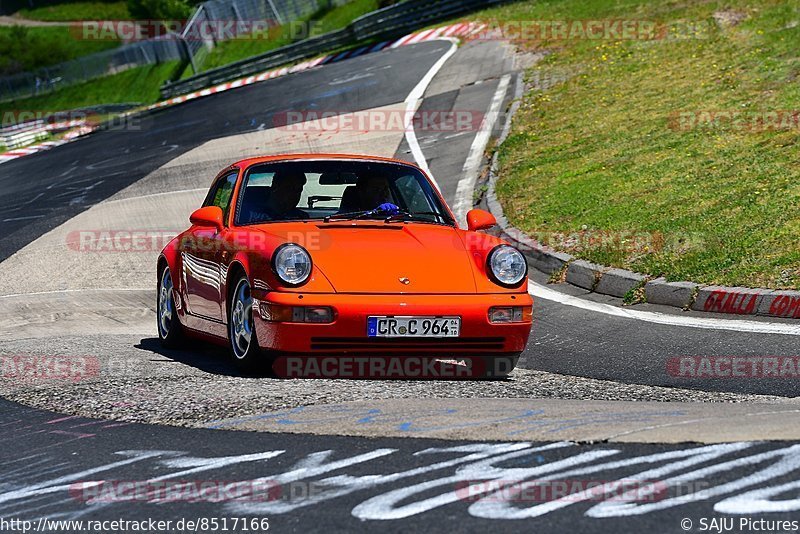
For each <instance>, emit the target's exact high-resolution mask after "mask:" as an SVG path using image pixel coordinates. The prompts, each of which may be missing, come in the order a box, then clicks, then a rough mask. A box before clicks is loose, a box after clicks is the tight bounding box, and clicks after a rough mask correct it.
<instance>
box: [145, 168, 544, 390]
mask: <svg viewBox="0 0 800 534" xmlns="http://www.w3.org/2000/svg"><path fill="white" fill-rule="evenodd" d="M190 221H191V227H190V228H189V229H188V230H186V231H185V232H183V233H182V234H180V235H178V236H177V237H176V238H175V239H173V240H172V241H171V242H170V243H169V244H168V245H167V246H166V247H165V248H164V250H163V251H162V252H161V255H160V256H159V259H158V271H157V272H158V296H157V320H158V333H159V337H160V339H161V342H162V343H163V345H164V346H165V347H176V346H177V345H178V344H179V343H180V342H181V341H182V340H184V339H185V337H186V336H191V337H200V338H203V339H206V340H209V341H213V342H217V343H221V344H222V343H225V344H227V345H228V346H229V348H230V353H231V357H232V359H233V361H234V362H235V363H236V364H237V365H238V366H240V367H242V368H244V369H252V368H257V367H261V366H262V365H264V364H268V363H269V362H272V361H274V360H275V358H277V357H279V356H282V355H291V356H292V357H296V358H309V357H312V356H320V355H325V356H329V357H339V358H343V357H348V356H353V355H364V356H368V357H381V358H386V357H392V358H394V357H397V358H404V357H409V356H414V357H421V356H424V357H430V358H441V359H448V360H452V359H454V358H456V359H457V358H467V359H472V360H479V361H482V362H484V376H502V375H505V374H507V373H508V372H510V371H511V370H512V369H513V367H514V366H515V365H516V362H517V360H518V358H519V355H520V353H521V352H522V351H523V349H524V348H525V344H526V342H527V340H528V336H529V334H530V330H531V316H532V305H533V301H532V299H531V297H530V295H529V294H528V292H527V274H528V270H527V263H526V261H525V258H524V256H523V255H522V254H521V253H520V252H519V251H518V250H517V249H515V248H513V247H512V246H510V245H508V244H507V243H505V242H504V241H503V240H501V239H499V238H496V237H494V236H491V235H488V234H486V233H483V232H480V231H481V230H486V229H488V228H490V227H492V226H493V225H494V224H495V219H494V217H493V216H492V215H491V214H489V213H487V212H485V211H482V210H477V209H476V210H472V211H470V212H469V214H468V215H467V221H468V226H469V229H468V230H464V229H461V228H459V227H458V225H457V224H456V221H455V218H454V217H453V214H452V212H451V211H450V209H449V208H448V207H447V205H446V204H445V202H444V200H443V198H442V196H441V195H440V193H439V191H438V189H437V188H436V187H435V185H433V183H432V182H431V180H430V179H429V178H428V177H427V176H426V175H425V173H424V172H423V171H422V170H421V169H419V168H418V167H416V166H415V165H412V164H409V163H406V162H403V161H399V160H393V159H387V158H378V157H372V156H340V155H309V154H305V155H290V156H271V157H263V158H253V159H247V160H244V161H240V162H238V163H234V164H233V165H231V166H230V167H228V168H226V169H225V170H223V171H222V172H221V173H220V174H219V175H218V176H217V178H216V179H215V180H214V182H213V184H212V185H211V189H210V190H209V192H208V195H207V196H206V199H205V201H204V202H203V206H202V207H201V208H200V209H198V210H197V211H195V212H194V213H192V215H191V217H190Z"/></svg>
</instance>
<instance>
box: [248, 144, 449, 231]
mask: <svg viewBox="0 0 800 534" xmlns="http://www.w3.org/2000/svg"><path fill="white" fill-rule="evenodd" d="M244 180H245V181H244V184H243V189H242V192H241V194H240V195H239V201H238V208H237V210H236V224H237V225H248V224H259V223H266V222H276V221H295V220H322V221H324V222H332V221H335V220H342V219H380V220H385V221H387V222H391V221H415V222H423V223H435V224H446V225H454V224H455V222H454V221H453V219H452V217H451V216H450V214H449V213H448V212H447V210H446V209H445V208H444V206H443V205H442V202H441V201H440V200H439V197H438V195H437V194H436V193H435V191H434V189H433V186H432V185H431V183H430V182H429V181H428V179H427V178H425V176H424V175H423V174H422V173H421V172H420V171H419V170H417V169H415V168H414V167H411V166H409V165H403V164H399V163H392V162H375V161H350V160H336V161H330V160H329V161H285V162H279V163H266V164H262V165H255V166H253V167H251V168H250V169H249V170H248V171H247V173H246V175H245V178H244Z"/></svg>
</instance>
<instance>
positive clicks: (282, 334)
mask: <svg viewBox="0 0 800 534" xmlns="http://www.w3.org/2000/svg"><path fill="white" fill-rule="evenodd" d="M253 297H254V303H253V320H254V324H255V331H256V336H257V338H258V343H259V345H260V346H261V347H262V348H264V349H268V350H273V351H278V352H286V353H306V354H332V353H334V354H336V353H338V354H404V353H405V354H417V355H419V354H425V355H428V356H458V355H468V354H513V353H519V352H522V350H523V349H524V348H525V344H526V343H527V342H528V336H529V335H530V331H531V322H523V323H504V324H497V323H490V322H489V317H488V311H489V308H491V307H492V306H531V305H532V304H533V299H532V298H531V296H530V295H528V294H527V293H513V294H511V293H505V294H489V295H356V294H340V293H331V294H314V293H307V294H302V295H301V294H297V293H280V292H269V293H265V294H261V295H257V294H254V295H253ZM259 297H260V298H259ZM262 302H265V303H270V304H277V305H282V306H330V307H332V308H334V310H335V315H334V321H333V322H332V323H327V324H316V323H288V322H270V321H266V320H264V319H263V318H262V317H261V314H260V313H259V306H260V305H261V303H262ZM371 315H379V316H381V315H387V316H391V315H397V316H403V315H422V316H437V315H451V316H452V315H458V316H460V317H461V335H460V336H459V337H457V338H370V337H367V317H369V316H371Z"/></svg>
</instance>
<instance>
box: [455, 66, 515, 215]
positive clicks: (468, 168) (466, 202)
mask: <svg viewBox="0 0 800 534" xmlns="http://www.w3.org/2000/svg"><path fill="white" fill-rule="evenodd" d="M509 81H511V75H510V74H506V75H504V76H503V77H502V78H500V83H499V84H497V90H496V91H495V93H494V97H492V103H491V104H490V105H489V111H488V112H487V113H486V116H485V117H484V118H483V121H482V123H481V129H480V131H479V132H478V135H476V136H475V139H474V140H473V141H472V146H471V147H470V148H469V155H468V156H467V160H466V161H465V162H464V167H463V168H462V169H461V172H462V173H463V178H461V180H460V181H459V182H458V187H457V188H456V197H455V203H454V206H453V212H454V213H455V216H456V220H457V221H458V222H459V223H461V224H463V225H465V227H466V222H467V212H468V211H469V210H470V209H471V208H472V195H473V192H474V191H475V182H476V181H477V180H478V172H479V169H480V166H481V161H482V160H483V153H484V151H485V150H486V145H487V144H489V138H490V137H491V135H492V129H494V123H495V122H497V117H498V115H499V114H500V106H502V105H503V98H505V96H506V91H507V90H508V82H509Z"/></svg>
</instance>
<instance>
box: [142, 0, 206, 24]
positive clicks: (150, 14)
mask: <svg viewBox="0 0 800 534" xmlns="http://www.w3.org/2000/svg"><path fill="white" fill-rule="evenodd" d="M128 11H130V13H131V15H132V16H133V17H134V18H137V19H152V20H183V19H186V18H188V17H189V16H190V15H191V14H192V7H191V6H190V5H189V3H188V2H187V1H186V0H128Z"/></svg>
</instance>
